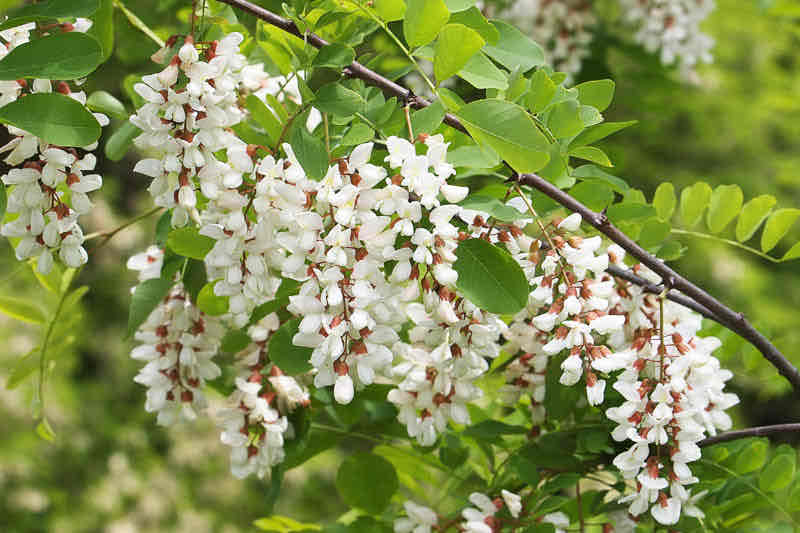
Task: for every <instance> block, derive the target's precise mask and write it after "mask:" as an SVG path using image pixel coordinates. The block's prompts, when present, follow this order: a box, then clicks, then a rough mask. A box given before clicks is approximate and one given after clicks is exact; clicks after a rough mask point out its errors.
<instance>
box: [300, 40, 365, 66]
mask: <svg viewBox="0 0 800 533" xmlns="http://www.w3.org/2000/svg"><path fill="white" fill-rule="evenodd" d="M355 59H356V53H355V50H353V49H352V48H350V47H349V46H345V45H343V44H339V43H331V44H327V45H325V46H323V47H322V48H320V49H319V52H318V53H317V55H316V57H314V61H312V62H311V66H312V67H330V68H335V69H342V68H344V67H346V66H348V65H349V64H350V63H352V62H353V61H355Z"/></svg>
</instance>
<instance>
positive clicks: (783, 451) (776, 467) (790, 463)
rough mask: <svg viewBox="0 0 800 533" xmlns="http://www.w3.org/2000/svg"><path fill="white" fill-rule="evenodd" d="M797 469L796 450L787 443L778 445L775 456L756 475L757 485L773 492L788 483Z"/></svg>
mask: <svg viewBox="0 0 800 533" xmlns="http://www.w3.org/2000/svg"><path fill="white" fill-rule="evenodd" d="M796 469H797V452H796V451H795V450H794V448H792V447H791V446H789V445H786V444H782V445H781V446H779V447H778V450H777V453H776V454H775V457H773V458H772V460H771V461H770V462H769V464H767V466H766V467H764V470H763V471H762V472H761V474H759V476H758V486H759V488H761V490H763V491H765V492H775V491H779V490H781V489H782V488H784V487H786V486H788V485H789V483H791V482H792V480H793V479H794V474H795V471H796Z"/></svg>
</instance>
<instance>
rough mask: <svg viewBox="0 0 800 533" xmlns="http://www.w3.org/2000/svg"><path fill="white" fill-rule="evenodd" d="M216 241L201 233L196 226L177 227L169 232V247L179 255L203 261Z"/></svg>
mask: <svg viewBox="0 0 800 533" xmlns="http://www.w3.org/2000/svg"><path fill="white" fill-rule="evenodd" d="M215 242H216V241H214V239H212V238H211V237H206V236H205V235H200V232H199V231H198V230H197V228H195V227H194V226H186V227H185V228H177V229H174V230H172V231H170V232H169V236H167V247H168V248H169V249H170V250H172V251H173V252H175V253H176V254H178V255H182V256H183V257H190V258H192V259H198V260H200V261H202V260H203V259H205V257H206V254H208V252H210V251H211V249H212V248H213V247H214V244H215Z"/></svg>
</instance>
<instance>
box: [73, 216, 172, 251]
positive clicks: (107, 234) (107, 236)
mask: <svg viewBox="0 0 800 533" xmlns="http://www.w3.org/2000/svg"><path fill="white" fill-rule="evenodd" d="M162 209H163V207H154V208H153V209H151V210H150V211H147V212H145V213H142V214H141V215H138V216H136V217H135V218H132V219H131V220H129V221H127V222H125V223H124V224H122V225H121V226H117V227H116V228H114V229H111V230H108V231H96V232H94V233H90V234H89V235H86V236H85V237H84V238H83V240H84V241H88V240H91V239H96V238H98V237H103V240H102V241H101V242H100V244H98V245H97V246H95V247H94V249H95V250H96V249H98V248H100V247H101V246H103V245H104V244H106V243H107V242H108V241H109V240H111V238H112V237H113V236H114V235H116V234H117V233H119V232H120V231H122V230H124V229H125V228H127V227H128V226H132V225H134V224H136V223H137V222H139V221H141V220H144V219H145V218H147V217H149V216H151V215H155V214H156V213H158V212H159V211H161V210H162Z"/></svg>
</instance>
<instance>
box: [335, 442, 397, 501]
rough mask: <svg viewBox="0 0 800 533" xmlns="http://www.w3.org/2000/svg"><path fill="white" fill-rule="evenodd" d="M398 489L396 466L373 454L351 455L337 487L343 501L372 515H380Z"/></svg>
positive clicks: (341, 471) (340, 469)
mask: <svg viewBox="0 0 800 533" xmlns="http://www.w3.org/2000/svg"><path fill="white" fill-rule="evenodd" d="M397 488H398V480H397V471H396V470H395V468H394V465H392V463H390V462H389V461H387V460H386V459H384V458H383V457H381V456H379V455H375V454H372V453H366V452H361V453H357V454H354V455H351V456H350V457H348V458H347V459H345V460H344V461H343V462H342V464H341V466H340V467H339V471H338V472H337V473H336V489H337V490H338V491H339V495H340V496H341V497H342V500H344V502H345V503H346V504H347V505H349V506H350V507H356V508H359V509H364V510H365V511H367V512H369V513H372V514H379V513H380V512H381V511H383V510H384V509H385V508H386V506H387V505H389V501H390V500H391V499H392V495H393V494H394V493H395V492H396V491H397Z"/></svg>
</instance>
